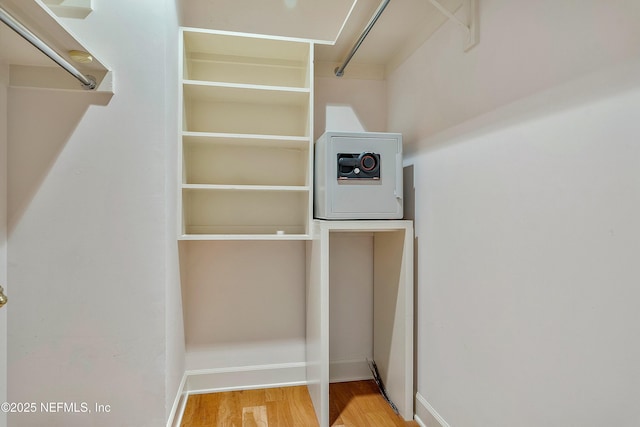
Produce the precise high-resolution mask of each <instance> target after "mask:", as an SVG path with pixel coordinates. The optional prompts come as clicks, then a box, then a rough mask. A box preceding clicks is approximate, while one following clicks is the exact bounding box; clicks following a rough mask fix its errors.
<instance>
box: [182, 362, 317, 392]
mask: <svg viewBox="0 0 640 427" xmlns="http://www.w3.org/2000/svg"><path fill="white" fill-rule="evenodd" d="M185 375H186V377H187V384H186V390H187V392H188V393H189V394H197V393H213V392H220V391H229V390H249V389H255V388H268V387H284V386H292V385H302V384H306V383H307V382H306V363H304V362H298V363H280V364H272V365H255V366H240V367H233V368H219V369H201V370H197V371H187V372H186V374H185Z"/></svg>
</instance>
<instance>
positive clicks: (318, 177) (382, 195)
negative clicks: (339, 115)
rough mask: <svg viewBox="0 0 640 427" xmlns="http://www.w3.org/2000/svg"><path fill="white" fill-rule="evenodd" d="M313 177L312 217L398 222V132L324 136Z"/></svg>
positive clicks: (400, 215) (400, 157)
mask: <svg viewBox="0 0 640 427" xmlns="http://www.w3.org/2000/svg"><path fill="white" fill-rule="evenodd" d="M314 176H315V182H314V217H315V218H319V219H400V218H402V215H403V210H402V202H403V201H402V135H401V134H398V133H381V132H334V131H331V132H326V133H325V134H324V135H322V136H321V137H320V138H319V139H318V140H317V141H316V144H315V174H314Z"/></svg>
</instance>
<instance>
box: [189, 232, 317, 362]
mask: <svg viewBox="0 0 640 427" xmlns="http://www.w3.org/2000/svg"><path fill="white" fill-rule="evenodd" d="M183 249H184V250H183V251H181V256H182V262H183V265H184V271H185V272H186V274H185V277H184V280H183V294H184V301H185V334H186V343H187V369H189V370H200V369H218V368H238V369H239V370H241V369H242V368H244V367H247V366H256V365H279V364H287V363H301V362H304V360H305V353H304V348H305V347H304V346H305V339H304V334H305V332H304V331H305V329H304V328H305V326H304V325H305V310H304V307H305V295H304V292H305V288H304V286H305V269H304V268H305V252H304V242H300V241H281V242H278V241H276V242H274V241H226V242H217V241H209V242H206V241H193V242H184V248H183Z"/></svg>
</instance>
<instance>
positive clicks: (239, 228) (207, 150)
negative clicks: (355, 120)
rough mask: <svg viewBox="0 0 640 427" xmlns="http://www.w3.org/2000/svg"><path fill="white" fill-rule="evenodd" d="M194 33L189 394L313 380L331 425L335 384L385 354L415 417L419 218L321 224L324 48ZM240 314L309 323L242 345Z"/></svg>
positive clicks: (183, 194) (184, 130)
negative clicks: (316, 191)
mask: <svg viewBox="0 0 640 427" xmlns="http://www.w3.org/2000/svg"><path fill="white" fill-rule="evenodd" d="M180 37H181V40H180V45H181V49H182V51H181V58H182V61H181V65H180V91H179V93H180V101H181V103H182V117H181V127H180V138H179V139H180V143H179V150H178V156H179V173H178V184H179V185H178V189H179V191H178V203H179V206H178V207H179V209H178V211H179V219H178V239H179V240H181V241H182V242H181V246H180V247H181V251H180V262H181V269H184V271H183V272H184V273H185V274H183V298H184V299H183V304H185V306H184V307H183V309H184V312H185V319H186V320H185V341H186V360H187V362H186V365H187V366H186V368H187V370H186V373H185V382H184V384H183V396H184V395H186V394H188V393H204V392H210V391H220V390H228V389H242V388H257V387H268V386H274V385H276V384H279V385H287V384H288V385H293V384H306V385H307V386H308V388H309V392H310V395H311V398H312V401H313V404H314V409H315V411H316V415H317V417H318V421H319V423H320V426H321V427H326V426H328V425H329V400H330V397H329V389H328V387H329V383H330V382H334V381H348V380H353V379H365V378H366V379H368V378H371V374H370V372H369V370H368V365H367V359H368V358H371V359H374V360H375V361H376V363H377V365H378V367H379V368H380V373H381V375H382V377H383V379H384V382H385V384H386V385H387V390H388V392H389V395H390V396H391V398H392V400H394V401H395V403H396V405H397V406H398V409H399V412H400V414H401V415H402V416H403V417H404V418H405V419H411V418H412V414H413V373H412V369H413V291H412V289H413V266H412V262H413V228H412V223H411V221H400V220H376V221H358V220H352V221H320V220H313V218H312V214H313V194H312V191H313V145H314V141H313V52H314V42H313V41H305V40H296V39H285V38H278V37H268V36H261V35H248V34H241V33H229V32H220V31H212V30H202V29H194V28H183V29H181V31H180ZM196 240H197V241H196ZM205 240H218V241H217V242H205ZM235 240H242V241H241V242H234V241H235ZM267 240H269V241H267ZM330 247H332V248H333V250H330ZM336 249H337V250H336ZM221 254H224V257H223V258H224V259H223V261H220V257H221ZM282 254H286V255H285V256H284V258H283V257H282V256H275V255H282ZM331 254H332V255H331ZM338 254H339V256H338ZM330 255H331V256H330ZM214 261H217V263H216V262H214ZM222 264H224V265H222ZM354 266H359V267H354ZM354 268H356V271H353V270H354ZM357 268H362V271H359V270H358V269H357ZM186 270H189V271H186ZM275 270H277V273H282V275H277V274H275V273H274V271H275ZM244 273H247V274H244ZM354 274H355V276H354ZM273 276H278V277H282V278H283V279H282V280H280V283H278V285H279V284H285V286H284V287H282V286H275V285H276V284H275V283H273V281H272V278H273ZM254 287H255V288H254ZM236 289H245V290H246V293H245V294H242V295H240V293H239V292H235V290H236ZM341 291H346V293H347V294H349V295H350V298H351V299H350V300H348V301H342V300H341V299H342V298H343V296H344V293H343V292H341ZM278 292H281V293H280V294H278ZM258 294H259V295H261V297H256V295H258ZM296 295H298V296H299V298H297V297H295V296H296ZM296 298H297V299H296ZM215 303H217V304H218V305H217V306H216V305H215ZM278 304H283V305H287V306H289V307H291V306H292V305H294V306H296V310H293V311H291V310H289V312H287V313H282V311H283V310H282V309H280V310H279V309H278ZM267 305H268V306H269V309H268V310H264V309H263V308H264V307H263V306H267ZM222 306H224V307H222ZM216 307H217V308H216ZM271 307H273V309H272V308H271ZM280 307H281V308H282V306H280ZM347 311H348V312H349V317H348V319H346V320H345V318H344V316H343V314H344V313H345V312H347ZM221 312H224V313H227V314H229V316H228V317H227V318H219V317H218V316H219V315H221ZM232 313H237V314H238V315H234V314H232ZM245 315H246V316H247V319H244V318H243V316H245ZM259 315H261V316H263V317H258V316H259ZM265 316H266V317H268V319H267V318H266V317H265ZM330 318H331V319H332V320H331V321H330ZM234 319H235V321H240V323H239V325H240V329H242V327H245V328H246V325H247V324H250V322H262V323H268V324H271V325H274V324H278V325H279V326H278V329H282V326H281V324H285V323H286V322H291V324H296V325H297V324H302V325H303V327H301V328H300V330H299V331H298V330H296V331H289V329H287V331H289V332H288V333H287V334H286V335H285V336H281V335H280V334H279V333H280V332H281V331H277V332H278V333H276V334H275V335H274V336H272V337H271V338H270V337H264V339H265V341H267V342H260V343H257V342H256V343H254V342H251V339H250V338H249V339H247V338H242V337H240V338H237V339H238V340H239V342H236V337H235V336H234V337H233V339H232V340H230V339H229V337H230V336H232V335H233V334H229V333H227V332H228V331H224V330H221V329H220V328H221V324H225V325H226V322H230V323H229V325H232V326H233V321H234ZM354 319H355V322H356V323H358V325H359V326H357V325H356V324H355V323H354ZM274 320H275V322H274ZM296 322H297V323H296ZM242 325H244V326H242ZM224 328H226V326H224V327H223V329H224ZM270 331H271V330H270ZM271 332H273V331H271ZM245 333H246V331H245ZM354 334H356V335H357V336H354ZM243 339H244V340H246V341H242V340H243ZM270 339H271V340H272V341H274V342H268V341H269V340H270ZM344 343H348V344H349V345H344ZM330 347H332V349H331V351H330ZM283 348H286V350H283ZM226 351H229V353H228V354H227V353H223V352H226ZM260 351H263V352H264V353H265V356H264V357H263V358H261V357H253V356H254V355H253V353H257V352H260ZM249 353H252V354H251V356H249ZM285 353H286V354H285ZM222 354H224V356H221V355H222ZM291 354H293V356H291V357H289V356H290V355H291ZM256 361H259V362H258V364H256ZM182 401H183V402H184V399H183V400H182Z"/></svg>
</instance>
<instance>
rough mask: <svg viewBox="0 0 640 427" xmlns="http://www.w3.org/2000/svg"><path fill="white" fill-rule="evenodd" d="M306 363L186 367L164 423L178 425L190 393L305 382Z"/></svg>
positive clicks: (284, 385) (302, 383) (304, 383)
mask: <svg viewBox="0 0 640 427" xmlns="http://www.w3.org/2000/svg"><path fill="white" fill-rule="evenodd" d="M306 368H307V364H306V363H304V362H300V363H281V364H272V365H255V366H241V367H233V368H219V369H199V370H191V371H186V372H185V374H184V376H183V377H182V382H181V383H180V389H179V390H178V394H177V395H176V399H175V401H174V403H173V407H172V408H171V413H170V414H169V420H168V421H167V427H178V426H180V424H181V423H182V416H183V415H184V409H185V407H186V405H187V399H188V398H189V396H190V395H192V394H203V393H215V392H221V391H231V390H251V389H257V388H270V387H287V386H295V385H306V384H307V381H306Z"/></svg>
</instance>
